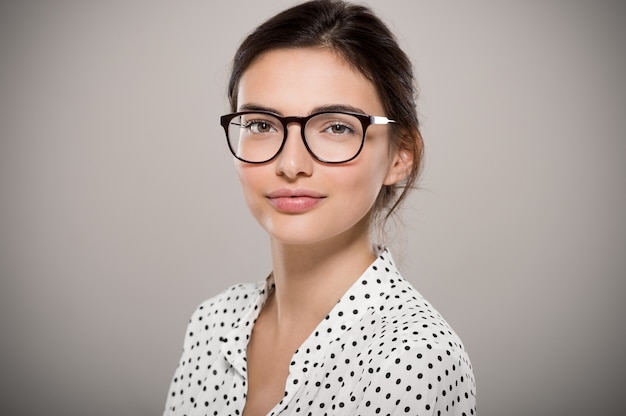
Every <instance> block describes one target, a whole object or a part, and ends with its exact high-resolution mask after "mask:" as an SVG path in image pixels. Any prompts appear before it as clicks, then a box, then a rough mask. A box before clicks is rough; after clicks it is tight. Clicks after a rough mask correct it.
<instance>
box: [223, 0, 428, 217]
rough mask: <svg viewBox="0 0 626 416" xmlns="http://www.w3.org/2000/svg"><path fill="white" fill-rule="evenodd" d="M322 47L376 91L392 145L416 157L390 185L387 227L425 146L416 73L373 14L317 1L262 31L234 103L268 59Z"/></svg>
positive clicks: (244, 50) (253, 41)
mask: <svg viewBox="0 0 626 416" xmlns="http://www.w3.org/2000/svg"><path fill="white" fill-rule="evenodd" d="M304 47H320V48H328V49H330V50H333V51H335V52H337V53H338V54H339V55H340V56H342V57H343V58H344V59H345V60H346V61H347V62H348V63H349V64H351V65H352V66H353V67H354V68H356V69H357V70H358V71H359V72H361V73H362V74H363V75H364V76H365V77H366V78H367V79H369V80H370V81H371V82H372V83H373V85H374V86H375V88H376V90H377V92H378V95H379V97H380V100H381V102H382V105H383V108H384V109H385V112H386V113H385V116H387V117H389V118H391V119H393V120H395V121H396V123H395V124H391V125H390V126H391V143H392V145H393V146H396V148H400V149H403V150H405V151H408V152H409V153H410V154H411V155H412V156H413V165H412V168H411V171H410V173H409V175H408V176H407V178H406V179H405V180H404V181H403V183H401V184H396V185H385V186H383V188H382V189H381V191H380V194H379V195H378V198H377V200H376V202H375V204H374V207H373V208H372V214H373V216H374V217H382V218H383V223H384V222H385V220H387V219H388V218H389V216H390V215H391V214H392V213H393V212H394V211H395V209H396V208H397V207H398V205H399V204H400V203H401V202H402V201H403V200H404V198H405V197H406V194H407V192H408V190H409V189H410V188H412V187H413V185H414V183H415V181H416V179H417V177H418V176H419V172H420V167H421V163H422V152H423V142H422V137H421V134H420V131H419V122H418V118H417V111H416V108H415V99H416V88H415V81H414V78H413V69H412V65H411V62H410V60H409V58H408V57H407V55H406V54H405V53H404V52H403V51H402V49H400V46H399V45H398V42H397V40H396V38H395V36H394V35H393V34H392V33H391V32H390V31H389V29H388V28H387V26H386V25H385V24H384V23H383V22H382V21H381V20H380V19H379V18H378V17H377V16H376V15H374V14H373V12H372V11H371V10H370V9H369V8H367V7H365V6H361V5H356V4H351V3H348V2H344V1H336V0H313V1H308V2H306V3H302V4H300V5H297V6H294V7H292V8H290V9H287V10H285V11H283V12H281V13H279V14H277V15H275V16H274V17H272V18H270V19H269V20H267V21H266V22H265V23H263V24H261V25H260V26H259V27H257V28H256V29H255V30H254V31H253V32H251V33H250V34H249V35H248V36H247V37H246V38H245V39H244V41H243V42H242V44H241V45H240V47H239V49H238V50H237V52H236V54H235V58H234V61H233V69H232V73H231V78H230V83H229V86H228V97H229V100H230V106H231V110H232V111H236V110H237V93H238V87H239V81H240V79H241V77H242V75H243V73H244V72H245V70H246V69H247V68H248V67H249V66H250V65H251V64H252V62H253V61H254V60H255V59H256V58H258V57H259V56H261V55H262V54H263V53H265V52H268V51H271V50H276V49H287V48H304ZM399 189H402V191H401V193H400V195H399V196H397V193H398V190H399Z"/></svg>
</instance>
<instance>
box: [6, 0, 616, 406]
mask: <svg viewBox="0 0 626 416" xmlns="http://www.w3.org/2000/svg"><path fill="white" fill-rule="evenodd" d="M291 4H293V2H292V1H288V0H264V1H252V0H248V1H242V0H237V1H235V0H233V1H228V2H219V3H217V2H210V1H182V2H169V1H138V0H136V1H99V2H96V1H77V0H75V1H74V0H72V1H69V0H68V1H22V2H19V1H14V2H7V1H5V2H2V4H1V6H0V59H1V63H0V71H1V72H0V198H1V199H0V273H1V280H0V284H1V286H0V302H1V303H0V324H1V328H0V330H1V332H0V339H1V341H0V342H1V348H2V349H1V357H2V362H1V365H2V366H1V371H0V373H1V376H0V377H1V386H0V396H1V400H0V413H2V414H10V415H33V414H42V415H43V414H47V415H57V414H58V415H78V414H85V415H86V414H89V415H96V416H98V415H154V414H159V413H160V412H161V411H162V408H163V404H164V400H165V395H166V391H167V388H168V384H169V382H170V377H171V375H172V373H173V370H174V367H175V365H176V362H177V360H178V358H179V354H180V352H181V348H182V340H183V335H184V332H185V326H186V323H187V320H188V318H189V316H190V314H191V312H192V311H193V309H194V308H195V307H196V305H197V304H198V303H199V302H201V301H202V300H203V299H205V298H207V297H209V296H212V295H214V294H216V293H217V292H218V291H221V290H222V289H224V288H226V287H227V286H229V285H231V284H233V283H235V282H239V281H256V280H259V279H261V278H263V277H264V276H265V275H266V273H267V272H268V270H269V269H268V267H269V266H268V265H269V253H268V248H267V241H266V237H265V236H264V234H263V232H262V231H261V230H260V228H259V227H258V226H257V225H256V223H255V222H254V221H253V220H252V219H251V217H250V216H249V214H248V212H247V209H246V208H245V206H244V203H243V199H242V198H241V195H240V191H239V187H238V183H237V180H236V177H235V174H234V171H233V168H232V162H231V158H230V156H229V154H228V151H227V149H226V146H225V141H224V138H223V136H222V132H221V131H220V127H219V124H218V116H219V115H220V114H222V113H224V112H227V105H226V99H225V93H224V91H225V86H226V80H227V75H228V69H229V63H230V59H231V57H232V54H233V52H234V50H235V48H236V46H237V45H238V43H239V42H240V41H241V39H242V37H243V36H244V35H245V34H246V32H247V31H248V30H250V29H251V28H252V27H253V26H255V25H256V24H258V23H260V22H261V21H262V20H263V19H265V18H266V17H268V16H270V15H271V14H273V13H275V12H276V11H278V10H280V9H282V8H284V7H286V6H288V5H291ZM369 4H370V5H371V6H372V7H373V8H374V9H375V10H377V11H378V12H379V13H380V15H381V16H382V17H383V18H384V19H385V20H386V21H387V22H388V23H389V24H390V25H391V26H392V28H393V29H394V30H395V31H396V32H397V34H398V36H399V39H400V41H401V43H402V45H403V46H404V48H405V49H406V51H407V52H408V53H409V54H410V56H411V57H412V59H413V61H414V63H415V65H416V68H417V76H418V81H419V85H420V91H421V97H420V100H419V111H420V114H421V116H422V120H423V133H424V137H425V141H426V167H425V171H424V175H423V179H422V182H421V187H422V189H421V190H420V191H418V192H416V193H415V194H414V195H413V197H412V198H411V200H410V201H409V203H408V205H407V207H406V211H405V220H404V223H405V226H406V229H405V232H404V235H405V239H404V240H405V241H400V243H399V244H398V245H397V246H398V247H397V248H396V252H397V254H396V257H399V260H401V261H402V269H403V271H404V274H405V275H406V276H407V278H408V279H409V280H411V281H412V282H413V283H414V284H415V286H416V287H417V288H418V289H419V290H420V291H421V292H422V293H423V294H424V295H425V296H426V297H427V298H428V299H430V300H431V301H432V302H433V303H434V304H435V306H436V307H437V308H438V309H439V310H440V311H441V312H442V313H443V314H444V315H445V316H446V317H447V319H448V320H449V321H450V323H451V324H452V325H453V326H454V327H455V329H456V330H457V332H459V334H460V335H461V337H462V338H463V340H464V341H465V343H466V346H467V348H468V349H469V352H470V355H471V358H472V361H473V364H474V367H475V372H476V377H477V381H478V396H479V410H480V414H481V415H484V416H491V415H514V416H515V415H520V416H522V415H529V414H535V415H550V414H551V415H561V414H563V415H565V414H569V415H583V414H617V413H619V412H618V410H617V409H620V408H621V409H623V406H624V405H623V400H622V396H623V393H624V388H625V387H626V385H625V384H626V383H625V381H624V380H625V379H624V371H625V369H626V366H625V358H624V351H626V348H625V347H626V346H625V345H624V344H625V342H624V339H625V337H624V335H625V330H624V322H623V320H624V317H625V311H626V308H625V307H624V302H623V299H624V295H625V294H626V284H625V280H626V221H625V218H624V217H625V214H624V213H626V192H625V189H626V185H625V179H626V169H625V168H624V163H623V159H624V157H625V156H626V143H625V139H626V137H625V133H626V81H625V78H624V76H625V74H626V52H625V51H626V49H625V48H624V43H623V42H624V39H626V33H625V29H624V27H625V22H626V14H625V13H624V10H625V8H624V7H623V5H622V4H620V3H619V2H608V1H602V2H592V1H588V2H569V1H550V2H540V1H534V2H522V1H518V2H500V1H473V2H458V4H451V3H450V2H434V1H433V2H426V1H408V0H405V1H385V0H371V1H370V2H369Z"/></svg>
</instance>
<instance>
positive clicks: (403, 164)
mask: <svg viewBox="0 0 626 416" xmlns="http://www.w3.org/2000/svg"><path fill="white" fill-rule="evenodd" d="M412 166H413V155H412V154H411V152H409V151H408V150H406V149H398V150H397V151H396V154H395V155H394V157H393V161H392V163H391V165H390V166H389V171H388V172H387V176H386V177H385V181H384V182H383V184H385V185H395V184H397V183H398V182H402V181H403V180H404V179H406V177H407V176H409V174H410V173H411V168H412Z"/></svg>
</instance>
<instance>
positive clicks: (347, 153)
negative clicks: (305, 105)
mask: <svg viewBox="0 0 626 416" xmlns="http://www.w3.org/2000/svg"><path fill="white" fill-rule="evenodd" d="M291 123H297V124H299V125H300V135H301V136H302V141H303V142H304V145H305V147H306V149H307V150H308V152H309V153H310V154H311V156H313V157H314V158H315V159H316V160H318V161H320V162H323V163H346V162H349V161H351V160H353V159H354V158H356V157H357V156H358V155H359V153H361V149H363V143H364V142H365V133H366V131H367V128H368V127H369V126H370V125H372V124H389V123H395V121H394V120H390V119H388V118H387V117H381V116H370V115H367V114H359V113H351V112H336V111H334V112H326V111H324V112H319V113H315V114H311V115H309V116H306V117H281V116H278V115H276V114H274V113H270V112H267V111H242V112H238V113H233V114H226V115H224V116H222V117H220V124H221V125H222V127H223V128H224V131H225V132H226V138H227V140H228V147H229V148H230V151H231V153H232V154H233V156H235V157H236V158H237V159H239V160H241V161H243V162H247V163H266V162H269V161H270V160H272V159H274V158H275V157H276V156H278V154H279V153H280V152H281V150H283V147H284V146H285V142H286V141H287V126H288V125H289V124H291Z"/></svg>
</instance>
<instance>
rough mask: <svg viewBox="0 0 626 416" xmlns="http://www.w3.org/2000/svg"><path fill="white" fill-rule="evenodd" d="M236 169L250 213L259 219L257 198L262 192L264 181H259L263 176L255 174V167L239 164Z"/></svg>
mask: <svg viewBox="0 0 626 416" xmlns="http://www.w3.org/2000/svg"><path fill="white" fill-rule="evenodd" d="M235 167H236V170H237V176H238V178H239V183H240V185H241V192H242V193H243V196H244V199H245V201H246V204H247V205H248V208H249V209H250V212H251V213H252V214H253V215H254V216H255V217H258V206H259V201H258V198H255V196H256V195H257V194H259V193H260V192H262V190H261V189H260V187H261V183H262V180H260V179H259V178H260V177H261V175H258V174H255V170H254V167H253V166H243V165H241V164H239V163H238V164H237V165H236V166H235Z"/></svg>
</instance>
